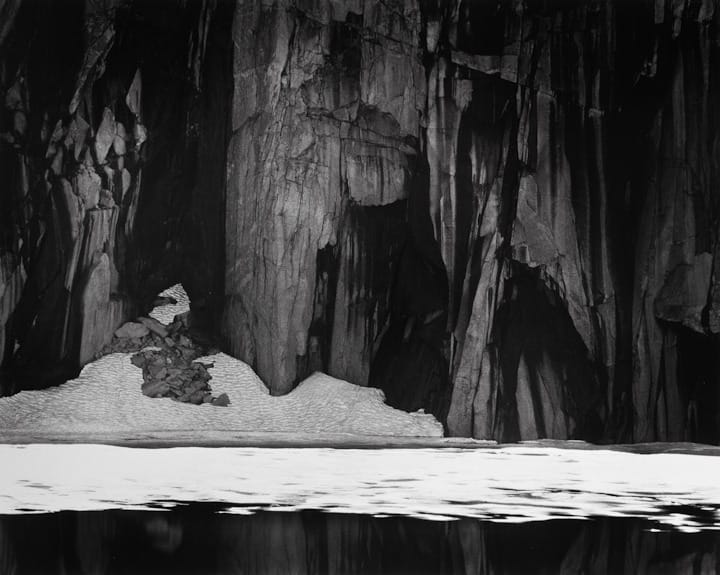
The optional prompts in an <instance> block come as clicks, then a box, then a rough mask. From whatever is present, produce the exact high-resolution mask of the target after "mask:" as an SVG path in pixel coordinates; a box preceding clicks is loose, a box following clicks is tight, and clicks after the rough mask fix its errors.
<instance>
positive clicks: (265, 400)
mask: <svg viewBox="0 0 720 575" xmlns="http://www.w3.org/2000/svg"><path fill="white" fill-rule="evenodd" d="M171 291H172V293H170V292H171ZM162 295H173V296H174V297H175V298H176V299H177V300H178V304H177V305H171V306H163V307H162V308H156V309H155V310H154V311H153V314H152V315H153V316H154V317H155V318H156V319H158V320H160V321H163V322H164V323H168V322H170V321H172V319H173V317H174V315H175V314H177V313H182V312H183V311H185V310H186V309H187V296H184V291H182V290H181V288H179V286H175V287H174V288H171V290H168V291H167V292H163V294H162ZM131 356H132V354H129V353H115V354H110V355H107V356H104V357H102V358H100V359H99V360H97V361H94V362H92V363H90V364H88V365H86V366H85V368H84V369H83V370H82V373H81V374H80V376H79V377H78V378H77V379H75V380H72V381H69V382H67V383H65V384H63V385H61V386H60V387H56V388H51V389H45V390H41V391H23V392H21V393H18V394H16V395H14V396H12V397H6V398H1V399H0V433H2V432H3V431H6V432H10V431H12V432H22V431H28V432H43V431H46V432H63V431H67V432H73V433H113V432H123V431H126V432H129V431H143V430H148V431H151V430H192V429H202V430H205V431H207V430H211V429H212V430H237V431H268V432H298V433H302V432H325V433H352V434H366V435H386V436H388V435H389V436H427V437H437V436H441V435H442V434H443V430H442V425H441V424H440V423H439V422H438V421H437V420H436V419H435V418H434V417H433V416H432V415H428V414H424V413H406V412H404V411H400V410H397V409H393V408H391V407H389V406H387V405H386V404H385V402H384V396H383V393H382V391H380V390H379V389H375V388H371V387H361V386H358V385H353V384H351V383H348V382H346V381H342V380H339V379H335V378H333V377H330V376H328V375H325V374H321V373H316V374H314V375H312V376H311V377H309V378H308V379H306V380H305V381H303V382H302V383H300V385H299V386H298V387H297V388H296V389H294V390H293V391H292V392H291V393H289V394H288V395H285V396H282V397H273V396H271V395H270V394H269V392H268V390H267V388H266V387H265V385H264V384H263V382H262V381H261V380H260V378H259V377H258V376H257V375H256V374H255V372H254V371H253V370H252V369H251V368H250V366H248V365H247V364H245V363H243V362H242V361H239V360H237V359H235V358H232V357H230V356H228V355H225V354H223V353H219V354H216V355H213V356H209V357H205V358H201V359H200V360H199V361H202V362H203V363H207V362H212V363H213V364H214V367H212V368H210V369H209V372H210V374H211V375H212V380H211V381H210V385H211V387H212V390H213V394H214V395H218V394H221V393H227V394H228V396H229V397H230V401H231V405H230V406H228V407H216V406H212V405H201V406H196V405H190V404H184V403H179V402H176V401H173V400H171V399H151V398H148V397H145V396H144V395H143V394H142V393H141V389H140V388H141V385H142V372H141V370H140V369H138V368H137V367H135V366H134V365H132V363H130V358H131Z"/></svg>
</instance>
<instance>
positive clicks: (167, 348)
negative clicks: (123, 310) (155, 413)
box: [99, 312, 230, 406]
mask: <svg viewBox="0 0 720 575" xmlns="http://www.w3.org/2000/svg"><path fill="white" fill-rule="evenodd" d="M189 317H190V316H189V312H186V313H183V314H180V315H177V316H175V319H174V321H173V322H172V323H171V324H170V325H163V324H162V323H160V322H159V321H157V320H156V319H153V318H150V317H139V318H137V320H136V321H131V322H128V323H126V324H124V325H122V326H120V327H119V328H118V329H117V330H116V331H115V334H114V336H113V339H112V341H111V342H110V343H109V344H108V345H107V346H105V348H103V350H102V351H101V352H100V354H99V355H105V354H108V353H117V352H124V353H129V352H137V353H135V355H133V356H132V359H131V361H132V363H133V365H135V366H137V367H139V368H140V369H142V372H143V385H142V393H143V394H144V395H147V396H148V397H169V398H171V399H174V400H175V401H182V402H185V403H193V404H195V405H200V404H202V403H210V404H212V405H217V406H227V405H229V404H230V399H229V398H228V396H227V394H225V393H222V394H220V395H218V396H213V394H212V389H211V388H210V384H209V383H208V382H209V381H210V379H212V376H211V375H210V373H209V372H208V368H209V367H212V364H203V363H201V362H197V361H195V360H196V359H197V358H198V357H202V356H204V355H212V354H213V353H217V351H218V350H217V349H216V348H215V347H214V346H212V344H211V342H209V341H208V340H207V339H206V338H204V337H203V336H202V334H199V333H197V332H193V330H192V329H191V328H190V326H189Z"/></svg>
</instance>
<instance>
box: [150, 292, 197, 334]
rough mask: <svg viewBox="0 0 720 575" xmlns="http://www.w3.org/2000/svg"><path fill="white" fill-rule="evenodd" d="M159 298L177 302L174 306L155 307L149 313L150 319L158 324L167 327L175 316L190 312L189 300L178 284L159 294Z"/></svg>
mask: <svg viewBox="0 0 720 575" xmlns="http://www.w3.org/2000/svg"><path fill="white" fill-rule="evenodd" d="M159 297H171V298H174V299H175V301H177V303H176V304H166V305H161V306H158V307H156V308H155V309H154V310H152V311H151V312H150V317H151V318H153V319H156V320H158V321H159V322H160V323H164V324H165V325H168V324H170V323H172V321H173V319H175V316H176V315H178V314H181V313H185V312H186V311H189V310H190V298H189V297H188V294H187V293H186V292H185V289H184V288H183V286H182V285H180V284H175V285H174V286H172V287H169V288H168V289H166V290H165V291H164V292H162V293H160V296H159Z"/></svg>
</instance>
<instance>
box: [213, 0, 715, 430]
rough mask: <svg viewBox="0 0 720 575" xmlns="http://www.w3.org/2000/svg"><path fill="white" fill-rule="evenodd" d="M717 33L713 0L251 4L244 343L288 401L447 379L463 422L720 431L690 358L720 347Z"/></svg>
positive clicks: (231, 287)
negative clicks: (312, 379)
mask: <svg viewBox="0 0 720 575" xmlns="http://www.w3.org/2000/svg"><path fill="white" fill-rule="evenodd" d="M717 29H718V9H717V6H716V3H715V2H712V1H699V0H698V1H692V2H680V3H672V4H671V3H665V2H657V3H655V4H654V5H652V6H649V5H647V6H646V5H643V4H640V3H620V2H606V3H577V4H562V3H552V2H550V3H546V4H538V3H531V2H468V1H465V2H462V1H460V2H450V3H444V2H443V3H438V2H422V3H419V4H415V3H413V2H400V1H397V2H389V3H375V2H355V3H352V5H348V4H342V3H337V2H331V1H329V0H328V1H326V2H301V1H300V2H292V3H290V2H279V1H278V2H271V3H260V2H252V1H247V2H238V4H237V11H236V18H235V23H234V37H235V39H236V43H235V50H236V53H235V63H234V66H235V94H234V103H233V139H232V143H231V146H230V149H229V162H230V165H231V171H230V177H229V183H228V201H227V206H226V208H227V213H226V217H227V226H226V230H227V235H226V245H227V251H226V256H227V265H226V281H225V286H226V290H227V300H226V302H227V303H226V309H225V313H226V315H225V318H226V323H225V333H226V334H227V336H228V338H229V342H230V347H231V350H232V351H233V352H235V353H237V354H239V355H240V356H241V357H242V358H243V359H245V360H247V361H250V362H252V363H253V364H254V365H255V366H256V367H257V369H258V371H259V373H260V374H261V375H262V376H263V377H264V378H265V379H266V380H267V381H268V382H269V385H270V386H271V388H272V389H273V390H274V391H275V392H276V393H283V392H284V391H286V390H287V389H289V388H290V387H292V386H293V384H294V382H295V381H296V380H297V379H298V377H300V376H302V375H303V374H304V370H306V369H316V368H323V369H326V370H328V371H329V372H330V373H332V374H333V375H336V376H338V377H343V378H348V379H350V380H352V381H355V382H358V383H365V382H367V381H369V382H370V383H371V384H375V385H380V386H381V387H383V388H384V389H385V390H386V392H387V393H388V397H389V398H390V400H391V402H393V403H394V404H396V405H401V406H404V407H406V408H411V407H412V408H416V407H419V406H424V407H428V406H429V405H431V404H432V405H433V409H434V410H435V411H436V413H440V414H443V413H444V411H445V410H447V409H448V405H447V403H448V401H447V394H448V393H449V389H450V388H452V401H451V402H450V406H449V413H448V415H447V423H448V428H449V431H450V432H451V433H453V434H458V435H472V436H475V437H483V438H497V439H505V440H508V439H531V438H536V437H557V438H569V437H584V438H586V439H595V440H599V439H613V438H619V437H624V438H634V439H637V440H651V439H682V438H690V437H694V438H698V437H701V436H705V437H712V440H717V437H718V436H717V433H718V431H720V430H719V429H718V421H717V415H716V413H717V404H718V402H717V384H718V382H717V379H718V372H717V368H716V367H713V366H712V365H711V363H712V362H710V364H709V363H708V361H709V360H708V359H707V358H706V359H705V360H704V363H705V366H706V368H705V369H704V370H703V371H704V374H703V375H702V376H700V375H699V374H695V375H689V376H688V374H687V373H683V371H682V367H680V366H681V365H684V364H687V363H688V359H687V357H688V356H687V354H688V349H687V348H688V346H687V345H685V344H683V343H681V341H687V340H688V338H690V339H692V338H693V337H695V336H689V335H688V333H689V332H693V333H695V334H697V336H698V337H700V338H701V339H703V340H704V341H707V342H708V344H707V345H709V346H710V347H712V346H713V345H716V342H717V337H716V335H715V332H716V331H717V330H716V329H715V327H714V326H715V323H719V322H717V321H716V320H715V318H716V316H717V311H716V309H715V307H714V304H713V302H714V301H715V300H714V299H713V298H714V294H715V292H716V291H718V290H716V289H715V287H714V286H715V283H716V282H715V280H714V279H712V278H714V274H713V261H714V258H715V257H716V256H715V255H714V254H715V252H716V247H715V243H716V242H715V241H714V239H713V238H714V237H715V235H716V230H717V213H716V207H715V203H716V202H715V201H714V200H713V199H712V198H713V197H714V196H713V194H714V192H713V190H714V188H715V187H717V178H718V173H717V166H718V160H717V149H718V140H717V138H718V136H717V127H718V126H717V118H716V115H715V114H714V113H713V112H712V110H711V109H710V107H709V102H711V101H714V99H715V98H717V95H718V94H717V90H718V87H717V82H716V81H715V76H714V74H713V72H712V70H714V69H716V67H717V63H718V60H717V58H718V43H717ZM392 202H395V203H392ZM394 209H395V210H402V211H403V213H402V214H401V215H399V216H398V215H397V214H396V213H395V212H393V210H394ZM359 214H363V216H365V215H368V216H369V215H370V214H372V220H370V219H365V220H364V221H363V222H362V224H359V223H358V219H357V216H358V215H359ZM375 225H378V226H380V228H379V229H380V230H387V229H388V228H390V227H392V230H393V231H392V233H391V234H390V235H387V232H382V231H380V233H378V231H377V230H378V228H377V227H375ZM360 230H364V232H362V231H360ZM383 233H384V234H385V235H383ZM380 237H382V238H383V242H382V247H381V248H378V244H377V243H376V240H377V239H378V238H380ZM350 238H352V240H351V241H350ZM379 253H381V254H382V255H383V257H378V254H379ZM349 270H352V271H353V273H352V274H350V273H349ZM388 273H390V274H392V277H393V280H392V282H383V281H381V280H378V279H377V278H379V277H380V276H383V277H387V275H388ZM372 278H375V279H374V280H373V279H372ZM442 284H445V285H442ZM712 342H715V343H712ZM707 375H710V377H711V378H713V381H712V383H710V382H709V381H707V380H705V379H703V378H704V377H706V376H707ZM710 390H715V391H710ZM711 398H715V399H713V400H712V404H713V407H709V406H708V407H707V408H703V407H700V404H701V403H703V402H705V401H706V400H707V399H711Z"/></svg>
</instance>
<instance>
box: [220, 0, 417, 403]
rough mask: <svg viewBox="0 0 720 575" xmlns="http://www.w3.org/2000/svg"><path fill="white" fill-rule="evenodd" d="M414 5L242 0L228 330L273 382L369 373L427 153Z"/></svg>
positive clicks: (363, 377)
mask: <svg viewBox="0 0 720 575" xmlns="http://www.w3.org/2000/svg"><path fill="white" fill-rule="evenodd" d="M420 26H421V22H420V11H419V8H418V6H417V5H416V4H415V3H414V2H390V3H375V2H367V3H362V2H358V3H348V4H345V3H340V2H330V1H329V0H326V1H320V2H292V3H291V2H288V1H277V2H270V3H261V2H254V1H247V2H244V1H240V2H237V5H236V12H235V23H234V30H235V58H234V77H235V92H234V96H233V113H232V118H233V119H232V130H233V134H232V139H231V143H230V147H229V152H228V154H229V156H228V163H229V174H230V176H229V181H228V190H227V202H226V209H227V213H226V237H227V242H226V246H227V249H226V269H225V274H226V280H225V289H226V305H225V325H224V329H225V333H226V334H227V337H228V340H229V345H230V349H231V351H232V352H234V353H235V354H237V355H238V356H239V357H240V358H241V359H243V360H245V361H247V362H248V363H250V364H252V365H253V366H254V367H255V368H256V369H257V371H258V373H259V375H260V376H261V377H262V378H263V379H264V380H265V381H267V382H269V384H270V388H271V390H272V391H273V393H284V392H287V391H289V390H290V389H291V388H292V387H293V386H294V384H295V383H296V382H297V381H298V380H299V379H300V378H302V377H304V376H306V375H307V374H308V372H309V371H311V370H313V369H325V370H328V369H329V370H330V372H331V373H334V374H335V376H337V377H341V378H344V379H349V380H351V381H353V382H357V383H363V384H364V383H366V382H367V379H368V374H369V368H370V361H371V358H372V355H373V345H374V342H375V341H376V340H377V338H378V335H379V334H380V332H381V330H382V329H383V327H384V325H385V324H386V323H387V321H388V316H389V292H390V282H391V279H392V277H393V272H394V269H393V267H394V263H395V261H396V260H397V252H398V251H399V250H400V248H401V246H402V242H403V240H404V233H403V227H404V214H403V211H402V205H404V204H405V203H406V201H407V197H408V192H409V181H410V174H411V171H412V167H413V163H414V161H415V157H416V155H417V153H418V135H419V124H418V116H419V110H420V109H421V108H422V105H423V102H422V95H423V93H424V89H423V84H424V75H423V72H422V66H421V63H420V59H419V57H418V53H417V49H416V48H417V46H418V35H419V33H420Z"/></svg>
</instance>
